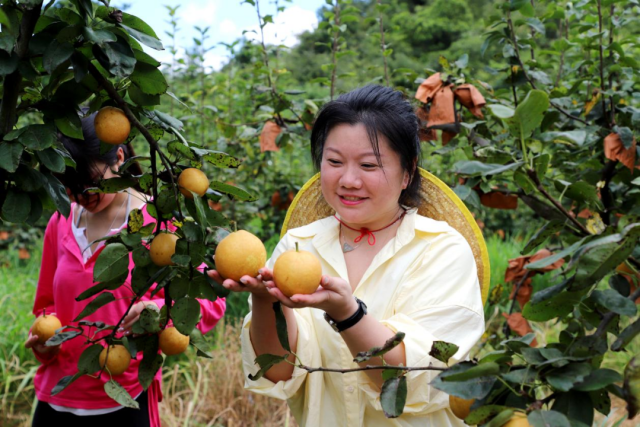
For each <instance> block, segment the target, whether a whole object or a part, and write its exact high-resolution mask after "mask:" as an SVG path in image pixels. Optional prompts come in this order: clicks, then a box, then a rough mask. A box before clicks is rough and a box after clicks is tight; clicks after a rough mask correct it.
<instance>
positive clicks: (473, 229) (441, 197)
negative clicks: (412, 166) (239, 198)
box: [280, 168, 491, 304]
mask: <svg viewBox="0 0 640 427" xmlns="http://www.w3.org/2000/svg"><path fill="white" fill-rule="evenodd" d="M420 176H421V178H422V179H421V182H420V191H419V195H420V200H421V203H420V206H419V208H418V213H419V214H420V215H422V216H426V217H429V218H432V219H435V220H437V221H445V222H446V223H448V224H449V225H450V226H451V227H453V228H455V229H456V230H457V231H458V232H459V233H460V234H462V236H463V237H464V238H465V239H466V240H467V242H468V243H469V246H471V251H472V252H473V256H474V258H475V260H476V266H477V268H478V280H479V282H480V290H481V292H482V303H483V304H484V303H485V302H486V301H487V296H488V294H489V284H490V280H491V276H490V275H491V271H490V268H489V252H488V250H487V245H486V243H485V241H484V237H483V236H482V231H481V230H480V227H478V224H477V223H476V221H475V219H474V218H473V215H472V214H471V212H469V209H467V207H466V206H465V204H464V203H463V202H462V200H460V198H459V197H458V196H457V195H456V193H454V192H453V190H451V188H449V186H448V185H447V184H445V183H444V182H442V181H441V180H440V179H438V178H437V177H436V176H434V175H432V174H430V173H429V172H427V171H426V170H424V169H422V168H420ZM319 178H320V174H319V173H318V174H316V175H314V176H313V177H312V178H311V179H310V180H309V181H307V182H306V184H304V186H303V187H302V188H301V189H300V191H298V194H297V195H296V197H295V198H294V199H293V202H292V203H291V206H290V207H289V209H288V210H287V215H286V217H285V220H284V224H283V225H282V232H281V233H280V236H281V238H282V237H284V235H285V234H286V232H287V230H289V229H293V228H298V227H302V226H303V225H307V224H311V223H312V222H314V221H317V220H319V219H322V218H326V217H328V216H331V215H333V214H335V211H334V209H333V208H332V207H331V206H329V204H328V203H327V202H326V200H325V199H324V197H323V196H322V189H321V187H320V179H319Z"/></svg>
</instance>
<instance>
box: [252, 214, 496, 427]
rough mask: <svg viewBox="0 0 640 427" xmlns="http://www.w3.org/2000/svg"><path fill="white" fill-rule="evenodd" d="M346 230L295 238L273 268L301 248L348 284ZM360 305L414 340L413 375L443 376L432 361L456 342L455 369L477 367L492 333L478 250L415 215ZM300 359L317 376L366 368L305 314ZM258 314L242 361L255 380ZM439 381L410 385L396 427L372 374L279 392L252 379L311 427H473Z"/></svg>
mask: <svg viewBox="0 0 640 427" xmlns="http://www.w3.org/2000/svg"><path fill="white" fill-rule="evenodd" d="M338 225H339V223H338V221H337V220H336V219H335V218H333V217H328V218H324V219H322V220H319V221H316V222H314V223H312V224H309V225H306V226H304V227H300V228H297V229H293V230H289V231H288V232H287V234H286V235H285V237H284V238H283V239H282V240H281V241H280V243H279V244H278V246H277V247H276V249H275V251H274V252H273V255H272V257H271V259H270V260H269V261H268V262H267V267H269V268H273V265H274V263H275V260H276V259H277V258H278V256H279V255H280V254H281V253H282V252H284V251H286V250H289V249H294V248H295V243H296V242H298V243H299V247H300V249H301V250H306V251H309V252H312V253H314V254H315V255H316V256H318V258H319V259H320V261H321V263H322V269H323V273H324V274H328V275H331V276H335V277H341V278H343V279H344V280H347V281H348V275H347V267H346V264H345V260H344V256H343V254H342V251H341V249H340V242H339V236H338V233H339V227H338ZM354 295H355V296H357V297H358V298H360V299H361V300H363V301H364V302H365V303H366V304H367V307H368V315H370V316H374V317H375V318H376V319H377V320H378V321H380V322H381V323H382V324H384V325H385V326H387V327H388V328H389V329H391V330H392V331H394V332H397V331H402V332H405V333H406V336H405V339H404V344H405V350H406V358H407V366H429V364H433V365H434V366H443V364H442V363H441V362H439V361H438V360H436V359H434V358H432V357H431V356H429V352H430V350H431V346H432V343H433V341H447V342H452V343H455V344H457V345H458V346H459V347H460V349H459V350H458V352H457V353H456V354H455V355H454V356H453V357H452V358H451V360H450V361H449V363H450V364H452V363H455V362H457V361H460V360H464V359H465V358H467V356H468V353H469V351H470V350H471V348H472V347H473V346H474V344H475V343H476V342H477V341H478V339H480V337H481V336H482V334H483V332H484V314H483V307H482V297H481V294H480V286H479V284H478V277H477V272H476V265H475V261H474V258H473V255H472V253H471V248H470V247H469V245H468V244H467V242H466V240H465V239H464V238H463V237H462V236H461V235H460V234H459V233H458V232H457V231H455V230H454V229H453V228H451V227H450V226H449V225H448V224H446V223H445V222H441V221H435V220H432V219H430V218H426V217H423V216H420V215H418V214H417V213H416V212H415V210H414V211H410V212H409V213H408V214H407V215H406V216H405V218H404V219H403V221H402V224H401V225H400V227H399V228H398V232H397V235H396V237H395V238H393V239H391V240H390V241H389V242H388V243H387V244H386V246H385V247H384V248H383V249H382V250H381V251H380V252H379V253H378V254H377V255H376V256H375V258H374V259H373V261H372V262H371V265H370V266H369V268H368V270H367V271H366V272H365V273H364V275H363V276H362V279H361V281H360V283H359V284H358V286H357V287H356V289H355V292H354ZM294 311H295V317H296V320H297V323H298V345H297V354H298V356H299V357H300V359H301V361H302V363H304V364H305V365H307V366H313V367H318V366H323V367H327V368H356V367H358V365H357V364H356V363H355V362H353V357H352V355H351V352H350V351H349V348H348V347H347V345H346V344H345V343H344V341H343V340H342V338H341V337H340V334H338V333H336V332H335V331H334V330H333V329H331V327H330V326H329V324H328V323H327V322H326V321H325V320H324V317H323V311H321V310H318V309H311V308H304V309H296V310H294ZM250 325H251V313H249V314H248V315H247V317H246V318H245V320H244V325H243V330H242V357H243V368H244V373H245V377H246V375H248V374H255V373H256V372H257V371H258V367H257V365H255V364H254V360H255V358H256V354H255V352H254V349H253V346H252V344H251V339H250V336H249V327H250ZM437 374H438V371H414V372H410V373H409V374H408V375H407V385H408V395H407V403H406V406H405V409H404V413H403V415H402V416H400V417H399V418H396V419H387V418H385V416H384V413H383V411H382V407H381V406H380V391H379V389H378V387H377V386H376V385H375V384H373V383H372V382H371V381H370V380H369V377H368V376H367V374H366V373H365V372H355V373H348V374H340V373H326V372H314V373H311V374H308V373H307V372H306V371H305V370H302V369H299V368H295V369H294V371H293V375H292V378H291V379H289V380H287V381H281V382H278V383H273V382H271V381H269V380H268V379H266V378H261V379H259V380H257V381H251V380H249V379H246V382H245V387H246V388H247V389H249V390H251V391H253V392H255V393H259V394H263V395H267V396H271V397H275V398H279V399H286V400H287V401H288V403H289V406H290V408H291V411H292V413H293V415H294V416H295V418H296V420H297V421H298V423H299V424H300V425H301V426H353V427H356V426H358V427H360V426H367V427H369V426H421V427H424V426H434V427H435V426H437V427H448V426H464V425H465V424H464V423H463V422H462V421H461V420H459V419H457V418H456V417H455V416H454V415H453V413H452V412H451V410H450V409H449V398H448V395H447V394H445V393H443V392H441V391H439V390H436V389H435V388H432V387H430V386H429V383H430V382H431V381H432V379H433V378H435V376H436V375H437Z"/></svg>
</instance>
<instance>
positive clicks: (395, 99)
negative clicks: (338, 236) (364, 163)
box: [311, 85, 420, 207]
mask: <svg viewBox="0 0 640 427" xmlns="http://www.w3.org/2000/svg"><path fill="white" fill-rule="evenodd" d="M359 123H362V124H363V125H364V126H365V128H366V129H367V134H368V135H369V141H370V142H371V147H372V148H373V152H374V154H375V156H376V159H377V160H378V164H382V162H381V160H380V148H379V145H378V135H383V136H384V137H385V138H386V139H387V140H388V141H389V146H390V148H391V149H392V150H393V151H394V152H396V153H397V154H398V155H399V156H400V165H401V166H402V168H403V169H404V170H405V171H406V172H408V173H409V184H408V185H407V188H406V189H404V190H402V193H401V194H400V199H399V200H398V202H399V203H400V204H402V205H406V206H410V207H418V206H419V204H420V197H419V190H420V171H419V170H418V165H419V164H420V138H419V136H418V126H419V122H418V118H417V117H416V114H415V112H414V110H413V107H412V106H411V104H410V103H409V101H407V100H406V99H405V97H404V95H403V94H402V93H401V92H399V91H397V90H394V89H391V88H388V87H385V86H378V85H368V86H364V87H361V88H358V89H355V90H352V91H351V92H348V93H345V94H343V95H340V96H339V97H338V98H336V99H335V100H334V101H331V102H329V103H327V104H326V105H325V106H324V107H323V108H322V110H321V111H320V113H319V114H318V117H317V118H316V121H315V123H314V124H313V129H312V131H311V157H312V159H313V163H314V166H315V167H316V169H317V170H320V163H321V162H322V152H323V150H324V144H325V142H326V140H327V136H328V135H329V133H330V132H331V130H332V129H333V128H334V127H335V126H337V125H340V124H349V125H352V126H354V125H357V124H359Z"/></svg>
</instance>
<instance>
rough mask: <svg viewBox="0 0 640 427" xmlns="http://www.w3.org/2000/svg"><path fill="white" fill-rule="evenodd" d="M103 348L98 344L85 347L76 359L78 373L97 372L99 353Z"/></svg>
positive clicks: (98, 368)
mask: <svg viewBox="0 0 640 427" xmlns="http://www.w3.org/2000/svg"><path fill="white" fill-rule="evenodd" d="M103 349H104V347H103V346H101V345H100V344H94V345H92V346H90V347H87V348H86V349H85V350H84V351H83V352H82V354H81V355H80V358H79V359H78V373H81V374H93V373H95V372H98V371H99V370H100V368H101V366H100V353H102V350H103Z"/></svg>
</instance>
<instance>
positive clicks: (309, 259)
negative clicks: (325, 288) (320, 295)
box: [273, 243, 322, 297]
mask: <svg viewBox="0 0 640 427" xmlns="http://www.w3.org/2000/svg"><path fill="white" fill-rule="evenodd" d="M320 279H322V265H321V264H320V261H319V260H318V258H316V256H315V255H314V254H312V253H311V252H307V251H300V250H298V244H297V243H296V249H295V250H290V251H286V252H284V253H283V254H282V255H280V256H279V257H278V259H277V260H276V263H275V265H274V266H273V281H274V282H275V284H276V286H277V287H278V289H280V291H281V292H282V293H283V294H285V295H286V296H288V297H291V296H292V295H295V294H312V293H314V292H315V291H316V289H318V286H320Z"/></svg>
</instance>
